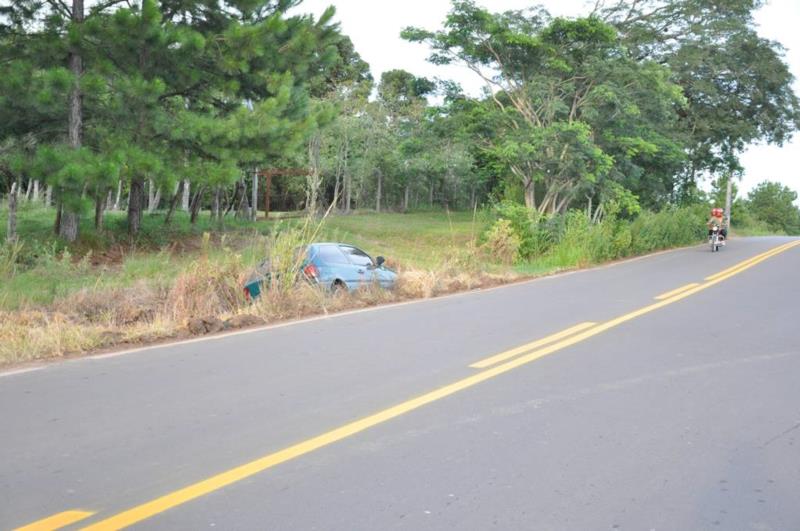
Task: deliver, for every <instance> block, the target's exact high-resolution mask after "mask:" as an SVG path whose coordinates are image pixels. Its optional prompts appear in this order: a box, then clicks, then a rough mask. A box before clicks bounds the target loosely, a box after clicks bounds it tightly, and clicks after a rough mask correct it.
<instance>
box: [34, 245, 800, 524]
mask: <svg viewBox="0 0 800 531" xmlns="http://www.w3.org/2000/svg"><path fill="white" fill-rule="evenodd" d="M797 245H800V240H798V241H793V242H789V243H787V244H785V245H781V246H780V247H776V248H775V249H771V250H769V251H767V252H765V253H761V254H759V255H757V256H754V257H753V258H750V259H748V260H745V261H743V262H740V263H739V264H736V265H735V266H733V267H730V268H728V269H725V270H724V271H720V272H719V273H716V274H714V275H711V276H709V277H707V278H706V282H705V283H703V284H698V283H694V284H688V285H686V286H683V287H681V288H678V289H677V290H672V291H670V292H667V293H665V294H663V295H660V296H659V297H657V299H658V302H655V303H653V304H650V305H648V306H645V307H643V308H640V309H638V310H636V311H633V312H630V313H627V314H624V315H621V316H619V317H616V318H614V319H611V320H609V321H606V322H604V323H600V324H596V323H590V322H586V323H580V324H578V325H575V326H573V327H570V328H568V329H566V330H563V331H562V332H558V333H556V334H553V335H551V336H548V337H546V338H543V339H540V340H537V341H534V342H532V343H529V344H527V345H523V346H521V347H517V348H515V349H511V350H508V351H506V352H501V353H500V354H496V355H494V356H491V357H489V358H486V359H484V360H481V361H478V362H476V363H473V364H472V365H470V366H471V367H473V368H477V369H485V370H482V371H481V372H478V373H476V374H473V375H471V376H468V377H466V378H463V379H461V380H458V381H456V382H454V383H451V384H449V385H445V386H444V387H440V388H438V389H435V390H433V391H430V392H428V393H425V394H423V395H421V396H418V397H416V398H412V399H411V400H407V401H405V402H402V403H400V404H397V405H395V406H392V407H390V408H387V409H384V410H382V411H379V412H377V413H374V414H372V415H369V416H367V417H364V418H362V419H360V420H356V421H354V422H351V423H348V424H345V425H343V426H340V427H338V428H335V429H333V430H330V431H328V432H325V433H323V434H321V435H317V436H316V437H312V438H311V439H307V440H305V441H302V442H300V443H297V444H295V445H292V446H289V447H288V448H284V449H282V450H279V451H277V452H273V453H270V454H268V455H265V456H263V457H260V458H258V459H255V460H253V461H250V462H249V463H245V464H243V465H241V466H238V467H236V468H233V469H230V470H227V471H224V472H221V473H219V474H216V475H214V476H212V477H210V478H207V479H205V480H202V481H199V482H197V483H194V484H191V485H188V486H186V487H183V488H181V489H178V490H176V491H173V492H170V493H167V494H165V495H163V496H161V497H159V498H156V499H154V500H151V501H148V502H145V503H143V504H141V505H137V506H136V507H132V508H130V509H128V510H125V511H123V512H121V513H118V514H116V515H113V516H111V517H109V518H106V519H104V520H102V521H99V522H96V523H94V524H91V525H89V526H88V527H85V528H84V531H109V530H115V529H123V528H126V527H129V526H131V525H134V524H136V523H138V522H141V521H143V520H145V519H147V518H150V517H152V516H155V515H157V514H159V513H162V512H164V511H167V510H169V509H172V508H174V507H177V506H179V505H182V504H184V503H186V502H189V501H191V500H194V499H197V498H199V497H201V496H204V495H206V494H209V493H211V492H214V491H216V490H219V489H222V488H224V487H226V486H228V485H231V484H233V483H236V482H238V481H241V480H243V479H245V478H248V477H251V476H253V475H254V474H257V473H259V472H263V471H264V470H267V469H269V468H272V467H274V466H276V465H279V464H281V463H285V462H287V461H289V460H291V459H295V458H297V457H300V456H302V455H305V454H307V453H309V452H313V451H314V450H317V449H319V448H322V447H324V446H328V445H330V444H333V443H335V442H337V441H341V440H342V439H345V438H347V437H350V436H352V435H355V434H357V433H360V432H362V431H364V430H366V429H368V428H371V427H374V426H376V425H378V424H382V423H384V422H387V421H389V420H391V419H394V418H396V417H399V416H400V415H403V414H405V413H408V412H410V411H413V410H415V409H418V408H420V407H422V406H424V405H427V404H430V403H432V402H436V401H438V400H441V399H442V398H445V397H448V396H450V395H453V394H455V393H457V392H459V391H462V390H464V389H468V388H470V387H473V386H475V385H477V384H479V383H482V382H485V381H487V380H490V379H492V378H495V377H497V376H499V375H501V374H504V373H506V372H509V371H512V370H514V369H516V368H518V367H521V366H523V365H526V364H528V363H531V362H532V361H534V360H537V359H540V358H542V357H544V356H547V355H549V354H552V353H554V352H557V351H559V350H562V349H564V348H566V347H569V346H571V345H574V344H576V343H579V342H581V341H584V340H586V339H588V338H590V337H593V336H595V335H598V334H600V333H602V332H605V331H606V330H609V329H611V328H614V327H616V326H619V325H621V324H623V323H625V322H628V321H630V320H632V319H635V318H637V317H640V316H642V315H645V314H647V313H650V312H652V311H655V310H657V309H659V308H663V307H664V306H667V305H669V304H673V303H675V302H678V301H680V300H682V299H685V298H686V297H689V296H691V295H694V294H695V293H699V292H700V291H702V290H705V289H708V288H710V287H711V286H714V285H716V284H718V283H720V282H722V281H724V280H726V279H728V278H730V277H732V276H734V275H737V274H739V273H741V272H742V271H745V270H747V269H749V268H751V267H753V266H755V265H756V264H759V263H761V262H763V261H764V260H767V259H768V258H770V257H772V256H775V255H777V254H780V253H782V252H784V251H787V250H789V249H791V248H793V247H795V246H797ZM93 514H94V513H91V512H86V511H67V512H65V513H59V514H57V515H54V516H52V517H49V518H46V519H44V520H40V521H38V522H34V523H33V524H30V525H29V526H26V527H23V528H20V529H23V530H26V531H33V530H39V529H58V528H59V527H60V526H64V525H69V524H72V523H75V522H76V521H79V520H81V519H85V518H88V517H89V516H92V515H93ZM59 524H60V525H59ZM37 526H38V527H37ZM43 526H44V527H43Z"/></svg>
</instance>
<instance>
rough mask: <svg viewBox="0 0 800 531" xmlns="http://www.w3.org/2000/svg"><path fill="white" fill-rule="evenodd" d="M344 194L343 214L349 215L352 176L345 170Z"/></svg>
mask: <svg viewBox="0 0 800 531" xmlns="http://www.w3.org/2000/svg"><path fill="white" fill-rule="evenodd" d="M344 182H345V193H344V212H345V214H349V213H350V203H351V201H352V200H353V176H352V175H350V172H349V171H347V169H345V172H344Z"/></svg>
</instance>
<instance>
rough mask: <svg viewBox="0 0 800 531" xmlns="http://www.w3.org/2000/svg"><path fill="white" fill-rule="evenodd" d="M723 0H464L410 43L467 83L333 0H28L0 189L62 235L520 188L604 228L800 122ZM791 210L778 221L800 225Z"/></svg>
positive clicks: (690, 192) (411, 202)
mask: <svg viewBox="0 0 800 531" xmlns="http://www.w3.org/2000/svg"><path fill="white" fill-rule="evenodd" d="M725 4H726V8H725V9H717V8H716V7H715V6H716V5H717V2H711V1H709V0H678V1H670V2H662V1H658V0H649V1H635V0H620V1H613V2H606V3H603V2H599V3H598V4H597V5H596V6H595V9H594V11H593V12H591V13H588V14H587V16H586V17H585V18H577V19H563V18H557V17H552V16H550V15H549V14H548V13H547V12H546V11H545V10H544V9H543V8H541V7H536V6H532V8H531V9H529V10H525V11H511V12H505V13H493V12H491V11H489V10H486V9H483V8H481V7H479V6H478V5H477V4H475V3H474V2H471V1H469V0H466V1H465V0H456V1H454V2H453V4H452V8H451V11H450V13H449V15H448V16H447V18H446V20H444V21H443V24H442V27H441V28H440V29H439V30H435V31H431V30H429V29H426V28H407V29H406V30H404V32H403V37H404V38H405V39H408V40H410V41H413V42H419V43H424V44H426V45H428V46H429V47H430V49H431V50H432V53H431V56H430V61H432V62H433V63H436V64H449V63H458V64H462V65H465V66H467V67H468V68H469V69H470V70H472V71H473V72H474V73H475V75H476V76H480V78H481V79H482V80H483V81H484V82H485V86H486V88H485V91H484V93H483V95H482V96H480V97H470V96H468V95H465V94H464V93H463V92H462V90H461V88H460V87H459V86H458V85H456V84H455V83H453V82H449V81H447V80H440V79H434V80H431V79H425V78H419V77H415V76H414V75H413V74H412V73H409V72H406V71H403V70H392V71H388V72H384V73H383V74H382V75H381V76H380V79H377V80H375V79H373V77H372V76H371V74H370V71H369V65H368V64H366V63H365V62H364V61H363V60H362V59H361V57H360V56H359V54H358V51H357V50H355V49H354V47H353V44H352V42H351V41H350V39H349V38H348V37H347V36H346V35H344V34H343V33H342V32H341V30H340V28H339V26H338V25H337V24H336V23H335V22H334V18H335V10H334V9H333V8H330V9H328V10H327V11H326V12H325V13H324V14H323V15H322V16H320V17H319V18H314V17H313V16H310V15H303V14H296V13H298V10H299V11H300V12H301V11H302V9H301V7H302V5H301V4H300V2H299V1H297V0H234V1H227V2H221V1H217V0H141V1H133V0H106V1H101V2H98V3H94V4H91V5H86V6H84V4H83V0H73V1H72V3H71V4H68V3H65V2H64V1H62V0H13V1H11V2H10V3H8V4H6V5H4V6H3V7H2V8H0V69H1V70H2V75H0V194H3V195H4V196H8V195H9V194H10V193H11V192H12V191H13V192H15V194H16V196H17V200H16V201H14V203H15V204H19V203H20V201H25V200H27V201H34V202H41V204H43V205H46V206H51V207H52V208H53V211H54V213H55V214H54V215H53V224H54V226H53V230H54V232H55V233H56V234H58V235H59V236H60V238H62V239H64V240H66V241H75V240H76V239H78V237H79V226H80V224H79V221H80V220H81V219H84V218H87V217H88V218H92V217H93V219H94V224H95V227H96V228H98V229H100V228H102V226H103V220H104V214H105V213H106V212H107V211H115V210H123V211H125V212H126V214H127V224H126V227H127V232H128V233H129V234H130V235H132V236H135V235H137V233H138V232H139V229H140V227H141V223H142V216H143V215H147V214H148V213H152V212H154V211H159V210H161V211H165V212H166V215H165V216H164V218H163V220H164V223H165V224H170V223H171V220H172V218H173V212H174V211H175V210H176V209H181V210H184V211H187V212H189V213H190V217H191V220H192V222H195V220H196V219H197V217H198V216H199V215H201V212H202V213H203V215H207V216H209V217H210V218H211V219H215V220H220V219H222V218H223V217H225V216H236V217H238V218H241V219H252V220H255V219H256V218H257V216H258V212H259V211H260V212H268V211H269V210H270V209H271V210H278V211H289V210H305V211H307V212H317V211H322V210H325V209H327V208H329V207H330V206H331V205H333V208H334V209H335V210H336V211H338V212H344V213H347V212H350V211H351V210H359V209H370V210H374V211H377V212H381V211H385V210H389V211H396V212H397V211H400V212H403V211H409V210H414V209H430V208H447V209H452V210H473V209H476V208H482V207H485V206H487V205H491V204H495V203H497V202H500V201H503V200H507V201H512V202H516V203H519V204H524V205H525V206H526V207H527V208H529V209H530V210H531V211H533V212H536V213H538V214H540V215H545V216H547V215H553V214H559V213H565V212H567V211H569V210H571V209H579V210H582V211H585V212H587V213H588V216H589V218H590V219H592V220H594V221H597V220H601V219H602V218H603V217H604V216H606V215H609V214H612V215H617V216H620V215H621V216H635V215H636V214H637V213H638V212H639V211H640V210H641V209H642V208H644V209H649V210H655V211H658V210H661V209H663V208H665V207H668V206H670V205H672V206H681V205H687V204H694V203H698V202H707V201H708V200H709V198H708V196H707V194H705V193H704V192H702V190H701V187H700V185H701V184H702V183H703V182H708V181H710V180H714V181H715V182H719V183H722V182H725V181H726V180H727V179H729V178H733V179H735V178H736V177H737V176H739V175H740V174H741V171H742V168H741V166H740V164H739V155H740V154H741V153H742V151H743V150H744V149H745V148H746V147H747V146H748V145H750V144H752V143H754V142H766V143H774V144H778V145H780V144H782V143H783V142H785V141H786V140H787V139H789V138H790V137H791V135H792V134H793V132H794V130H795V129H796V128H797V126H798V123H799V122H800V106H798V100H797V96H796V95H795V94H794V92H793V91H792V82H793V77H792V75H791V73H790V71H789V69H788V67H787V65H786V64H785V62H784V60H783V57H782V48H781V46H780V44H779V43H776V42H770V41H768V40H765V39H763V38H761V37H759V36H758V34H757V32H756V28H755V25H754V23H753V12H754V10H756V9H757V8H758V7H760V5H761V2H760V1H758V0H727V1H726V2H725ZM772 184H774V183H772ZM779 188H780V187H779ZM792 193H794V192H792V191H791V190H788V189H786V190H783V189H779V190H777V191H774V193H773V194H772V196H771V197H770V199H769V201H771V202H772V203H774V202H775V201H778V202H780V198H779V197H777V196H780V195H781V194H783V195H784V196H785V195H786V194H789V195H791V194H792ZM776 194H777V195H776ZM11 195H14V194H11ZM762 195H763V194H762ZM784 199H785V198H784ZM783 203H785V200H784V201H783ZM37 204H38V203H37ZM741 204H742V203H741V202H740V205H741ZM755 206H756V207H757V202H756V205H755ZM791 206H792V201H789V207H787V208H788V209H789V210H791ZM762 210H763V209H762ZM784 210H786V208H784ZM9 214H10V215H11V214H12V213H9ZM788 216H789V218H790V220H789V221H788V222H787V223H788V224H787V223H784V226H782V227H778V228H779V229H783V230H787V229H788V230H790V231H792V230H793V229H798V228H800V224H796V223H795V221H796V220H794V218H793V215H792V213H791V212H789V213H788ZM764 217H766V216H762V218H764ZM7 236H9V237H11V236H13V235H12V234H10V233H9V234H7Z"/></svg>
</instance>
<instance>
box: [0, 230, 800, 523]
mask: <svg viewBox="0 0 800 531" xmlns="http://www.w3.org/2000/svg"><path fill="white" fill-rule="evenodd" d="M798 244H800V241H797V240H792V239H788V238H752V239H738V240H733V241H732V242H731V243H730V245H729V246H728V247H727V248H726V249H725V250H724V251H722V252H720V253H713V254H712V253H711V252H709V250H708V248H707V247H706V246H701V247H695V248H690V249H683V250H678V251H673V252H668V253H662V254H658V255H654V256H650V257H646V258H642V259H638V260H633V261H628V262H624V263H620V264H616V265H613V266H609V267H603V268H598V269H593V270H589V271H583V272H577V273H573V274H566V275H560V276H556V277H550V278H545V279H540V280H536V281H532V282H526V283H522V284H517V285H512V286H505V287H501V288H497V289H493V290H487V291H483V292H472V293H467V294H460V295H456V296H450V297H444V298H440V299H433V300H427V301H420V302H414V303H409V304H401V305H394V306H389V307H384V308H379V309H375V310H370V311H360V312H354V313H349V314H343V315H337V316H330V317H326V318H321V319H314V320H309V321H306V322H299V323H293V324H289V325H283V326H276V327H272V328H267V329H263V330H258V331H248V332H245V333H237V334H234V335H228V336H223V337H218V338H210V339H205V340H201V341H193V342H186V343H182V344H175V345H167V346H158V347H154V348H148V349H143V350H140V351H138V352H131V353H123V354H121V355H113V356H101V357H95V358H85V359H80V360H73V361H67V362H62V363H55V364H50V365H47V366H45V367H43V368H38V369H36V370H33V371H28V372H17V373H6V374H4V375H0V419H2V424H0V441H2V446H0V448H1V449H2V450H1V451H0V529H13V528H18V527H21V526H25V525H30V527H29V528H28V529H59V528H65V529H95V530H97V529H120V528H125V527H131V528H135V529H192V530H194V529H208V528H218V529H226V530H227V529H236V530H239V529H242V530H246V529H270V530H271V529H276V530H284V529H286V530H290V529H300V530H306V529H309V530H310V529H320V530H378V529H381V530H383V529H408V530H420V529H437V530H438V529H475V530H483V529H492V528H496V529H525V530H535V529H545V530H550V529H556V530H561V529H564V530H573V529H574V530H587V529H612V530H613V529H622V530H641V529H646V530H649V529H656V530H667V529H674V530H686V529H726V530H738V529H742V530H749V529H753V530H793V529H800V505H798V503H797V500H798V495H797V494H798V492H800V439H799V437H800V385H798V380H800V339H798V333H799V331H800V318H799V314H800V312H798V309H799V308H800V274H799V272H800V245H798Z"/></svg>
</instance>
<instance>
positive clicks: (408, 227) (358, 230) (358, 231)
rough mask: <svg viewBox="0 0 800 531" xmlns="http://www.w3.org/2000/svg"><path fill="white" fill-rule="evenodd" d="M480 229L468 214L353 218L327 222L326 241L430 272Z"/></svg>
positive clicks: (338, 217)
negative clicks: (343, 244)
mask: <svg viewBox="0 0 800 531" xmlns="http://www.w3.org/2000/svg"><path fill="white" fill-rule="evenodd" d="M482 230H483V225H482V224H481V223H479V222H477V221H474V220H473V215H472V213H471V212H451V213H449V214H448V213H444V212H418V213H417V212H415V213H409V214H375V213H369V214H355V215H348V216H333V217H330V218H328V220H327V222H326V224H325V229H324V234H323V235H324V237H325V239H328V240H332V241H343V242H347V243H352V244H353V245H356V246H357V247H361V248H362V249H364V250H365V251H366V252H367V253H369V254H372V255H373V256H375V255H382V256H384V257H385V258H387V259H388V260H390V261H396V262H400V263H402V264H407V265H413V266H415V267H421V268H433V267H436V266H438V265H440V264H441V263H442V262H443V261H444V260H446V259H447V258H448V257H449V256H448V255H449V254H450V253H452V252H454V251H455V250H457V249H459V248H463V247H464V246H465V245H467V244H468V243H469V242H471V241H473V240H474V239H475V238H477V237H478V235H479V234H480V232H481V231H482Z"/></svg>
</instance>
